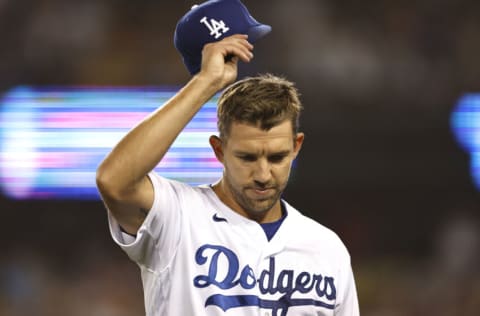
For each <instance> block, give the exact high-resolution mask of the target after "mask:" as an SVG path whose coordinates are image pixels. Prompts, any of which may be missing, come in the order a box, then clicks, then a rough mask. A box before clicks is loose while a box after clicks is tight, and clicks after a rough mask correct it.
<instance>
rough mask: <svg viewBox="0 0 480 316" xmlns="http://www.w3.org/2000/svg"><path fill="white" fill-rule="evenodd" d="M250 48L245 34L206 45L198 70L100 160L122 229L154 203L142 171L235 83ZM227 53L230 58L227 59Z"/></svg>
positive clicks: (135, 224) (101, 182)
mask: <svg viewBox="0 0 480 316" xmlns="http://www.w3.org/2000/svg"><path fill="white" fill-rule="evenodd" d="M252 49H253V46H252V45H251V44H250V43H249V42H248V41H247V36H246V35H233V36H230V37H227V38H224V39H223V40H222V41H219V42H214V43H210V44H207V45H205V47H204V48H203V51H202V68H201V71H200V72H199V73H198V74H197V75H195V76H194V77H193V78H192V79H191V80H190V81H189V82H188V83H187V84H186V85H185V86H184V87H183V88H182V89H181V90H180V91H179V92H178V93H177V94H176V95H175V96H174V97H173V98H171V99H170V100H168V101H167V102H166V103H165V104H164V106H163V107H161V108H159V109H157V110H156V111H154V112H153V113H152V114H151V115H149V116H148V117H147V118H146V119H144V120H143V121H142V122H140V124H138V125H137V126H136V127H135V128H133V129H132V130H131V131H130V132H129V133H128V134H127V135H126V136H125V137H124V138H123V139H122V140H121V141H120V142H119V143H118V144H117V145H116V146H115V148H114V149H113V150H112V152H110V154H109V155H108V156H107V157H106V158H105V159H104V160H103V162H102V163H101V164H100V166H99V168H98V170H97V178H96V180H97V186H98V189H99V191H100V194H101V196H102V199H103V201H104V203H105V205H106V206H107V207H108V209H109V210H110V212H111V213H112V215H113V216H114V217H115V219H116V220H117V222H118V223H119V224H120V226H121V227H122V228H123V229H124V230H125V231H126V232H128V233H130V234H135V233H136V232H137V230H138V229H139V228H140V226H141V224H142V223H143V221H144V219H145V217H146V215H147V212H148V210H149V209H150V208H151V206H152V204H153V199H154V196H153V186H152V184H151V182H150V180H149V179H148V177H147V174H148V173H149V172H150V171H151V170H153V168H154V167H155V166H156V165H157V164H158V163H159V162H160V161H161V159H162V158H163V156H164V155H165V154H166V152H167V151H168V149H169V148H170V146H171V145H172V143H173V142H174V140H175V139H176V138H177V136H178V134H180V132H181V131H182V130H183V128H184V127H185V126H186V125H187V124H188V122H190V120H191V119H192V118H193V116H194V115H195V114H196V113H197V112H198V111H199V110H200V108H201V107H202V106H203V105H204V104H205V103H206V102H207V101H208V100H209V99H210V98H211V97H212V96H213V95H214V94H215V93H216V92H218V91H219V90H220V89H222V88H224V87H225V86H226V85H228V84H229V83H231V82H233V81H235V79H236V77H237V63H238V60H239V59H240V60H242V61H244V62H249V61H250V60H251V58H252V57H253V54H252V53H251V51H252ZM229 55H233V56H235V57H233V58H231V59H227V56H229ZM226 60H227V61H226Z"/></svg>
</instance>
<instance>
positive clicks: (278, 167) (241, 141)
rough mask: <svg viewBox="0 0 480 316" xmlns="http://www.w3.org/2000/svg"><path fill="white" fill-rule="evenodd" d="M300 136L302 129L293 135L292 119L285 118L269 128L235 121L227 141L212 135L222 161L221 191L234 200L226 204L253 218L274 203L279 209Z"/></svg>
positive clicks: (214, 146)
mask: <svg viewBox="0 0 480 316" xmlns="http://www.w3.org/2000/svg"><path fill="white" fill-rule="evenodd" d="M303 137H304V136H303V134H302V133H298V134H297V135H296V136H295V137H294V135H293V132H292V125H291V122H290V121H289V120H285V121H284V122H282V123H281V124H279V125H277V126H274V127H273V128H271V129H270V130H268V131H265V130H262V129H260V128H258V127H255V126H253V125H248V124H244V123H239V122H234V123H233V124H232V126H231V129H230V134H229V136H228V139H227V140H226V141H225V140H224V141H223V142H221V141H220V140H219V139H218V138H214V139H211V144H212V146H213V148H214V150H215V152H216V154H217V157H218V158H219V160H220V161H221V162H222V163H223V165H224V176H223V179H222V181H223V182H224V184H225V185H224V191H225V192H224V194H226V196H227V199H228V200H230V201H232V203H233V205H229V206H230V207H232V208H233V209H236V210H237V211H239V212H240V213H243V215H245V216H248V217H253V218H259V217H263V216H265V214H266V213H267V212H268V211H270V210H271V209H272V208H274V207H276V208H277V209H278V211H279V210H280V204H279V199H280V196H281V194H282V192H283V190H284V189H285V187H286V185H287V182H288V177H289V175H290V170H291V166H292V162H293V160H294V159H295V157H296V156H297V154H298V152H299V150H300V148H301V145H302V142H303Z"/></svg>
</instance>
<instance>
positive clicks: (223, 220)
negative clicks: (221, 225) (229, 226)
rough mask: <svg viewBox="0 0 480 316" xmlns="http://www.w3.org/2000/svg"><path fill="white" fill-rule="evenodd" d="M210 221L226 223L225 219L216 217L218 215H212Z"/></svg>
mask: <svg viewBox="0 0 480 316" xmlns="http://www.w3.org/2000/svg"><path fill="white" fill-rule="evenodd" d="M212 219H213V221H214V222H226V221H227V219H226V218H223V217H218V213H215V214H213V217H212Z"/></svg>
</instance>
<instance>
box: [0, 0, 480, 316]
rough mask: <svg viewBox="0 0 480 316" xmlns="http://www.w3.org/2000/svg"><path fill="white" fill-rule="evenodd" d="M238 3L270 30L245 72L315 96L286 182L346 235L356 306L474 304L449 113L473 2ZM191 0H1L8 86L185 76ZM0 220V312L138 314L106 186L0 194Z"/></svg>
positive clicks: (474, 33)
mask: <svg viewBox="0 0 480 316" xmlns="http://www.w3.org/2000/svg"><path fill="white" fill-rule="evenodd" d="M244 3H245V4H246V5H247V7H248V8H249V9H250V12H251V13H252V15H253V16H254V17H255V18H257V19H258V20H260V21H261V22H263V23H266V24H270V25H272V27H273V31H272V33H271V34H270V35H268V36H267V37H266V38H265V39H263V40H262V41H261V42H259V43H258V44H257V45H256V50H255V59H254V60H253V62H252V63H251V64H249V65H245V64H242V65H241V69H240V76H246V75H254V74H256V73H259V72H272V73H275V74H280V75H285V76H287V77H288V78H289V79H291V80H293V81H295V82H296V83H297V86H298V88H299V89H300V91H301V93H302V100H303V103H304V106H305V112H304V115H303V119H302V129H303V131H304V132H305V133H306V143H305V145H304V148H303V151H302V154H301V155H300V157H299V159H298V163H297V167H296V169H295V172H294V175H293V178H292V181H291V183H290V186H289V187H288V189H287V192H286V194H285V196H286V198H287V199H288V200H289V201H291V202H292V204H294V205H295V206H297V207H298V208H299V209H300V210H303V211H304V213H306V214H307V215H309V216H311V217H313V218H315V219H317V220H318V221H319V222H321V223H323V224H324V225H326V226H328V227H330V228H332V229H334V230H335V231H336V232H337V233H338V234H339V235H340V236H341V237H342V239H343V240H344V242H345V243H346V244H347V246H348V248H349V250H350V252H351V255H352V264H353V268H354V272H355V274H356V281H357V287H358V292H359V298H360V307H361V312H362V315H367V316H377V315H382V316H396V315H412V316H413V315H419V316H420V315H421V316H423V315H436V316H443V315H472V316H473V315H478V311H479V310H480V269H479V266H480V214H479V210H480V208H479V205H480V203H479V202H480V199H479V194H478V189H476V188H475V183H474V180H473V178H472V175H471V174H470V171H471V166H470V157H469V155H468V153H467V152H466V151H464V150H463V149H462V148H461V146H460V145H459V144H458V143H457V142H456V139H455V136H454V134H453V133H452V127H451V115H452V111H453V110H454V109H455V105H456V104H457V102H458V100H459V99H460V98H461V97H462V95H464V94H465V93H472V92H480V58H479V56H480V40H479V38H480V2H478V1H468V0H459V1H453V0H437V1H432V0H422V1H378V0H370V1H363V2H358V1H352V0H342V1H332V0H299V1H291V0H275V1H253V0H245V1H244ZM193 4H195V2H194V1H178V0H177V1H173V0H169V1H158V0H157V1H153V0H137V1H126V0H116V1H113V0H110V1H108V0H84V1H73V0H63V1H62V0H41V1H28V0H25V1H13V0H0V37H1V39H2V41H1V43H0V94H3V93H6V92H7V91H10V90H11V89H13V88H15V87H17V86H19V85H30V86H34V87H43V86H56V87H62V86H90V87H115V86H123V87H126V86H134V87H138V86H149V87H160V86H180V85H182V84H184V83H185V82H186V81H187V80H188V79H189V75H188V73H187V71H186V69H185V67H184V66H183V64H182V62H181V59H180V56H179V55H178V53H177V52H176V51H175V48H174V46H173V42H172V37H173V31H174V28H175V24H176V22H177V20H178V19H179V18H180V17H181V16H182V15H183V14H184V13H185V12H186V10H188V9H189V8H190V7H191V6H192V5H193ZM0 98H1V97H0ZM0 110H1V109H0ZM478 137H480V136H478ZM477 141H478V139H477ZM0 223H1V229H0V237H1V240H2V241H3V246H2V251H1V254H0V315H2V316H3V315H5V316H17V315H37V316H42V315H48V316H55V315H71V316H75V315H93V316H110V315H112V316H113V315H115V316H122V315H125V316H126V315H142V314H144V309H143V297H142V290H141V283H140V276H139V271H138V269H137V267H136V266H135V264H134V263H132V262H130V261H129V260H128V258H127V257H126V255H125V254H124V253H123V252H122V251H121V250H120V249H119V248H118V247H117V246H115V245H114V243H113V241H111V239H110V236H109V233H108V227H107V221H106V214H105V211H104V209H103V206H102V204H101V202H100V201H96V200H76V199H73V200H72V199H41V200H35V199H24V200H21V199H12V198H10V197H8V196H6V195H3V196H1V197H0Z"/></svg>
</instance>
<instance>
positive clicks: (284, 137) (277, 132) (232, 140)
mask: <svg viewBox="0 0 480 316" xmlns="http://www.w3.org/2000/svg"><path fill="white" fill-rule="evenodd" d="M227 144H228V146H229V147H231V149H232V150H253V151H256V150H258V149H259V148H262V150H263V149H269V150H286V149H290V148H291V146H292V145H293V131H292V123H291V122H290V120H285V121H283V122H282V123H280V124H278V125H276V126H274V127H272V128H271V129H269V130H263V129H261V128H259V127H257V126H254V125H250V124H246V123H241V122H233V123H232V126H231V129H230V134H229V136H228V141H227Z"/></svg>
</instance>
